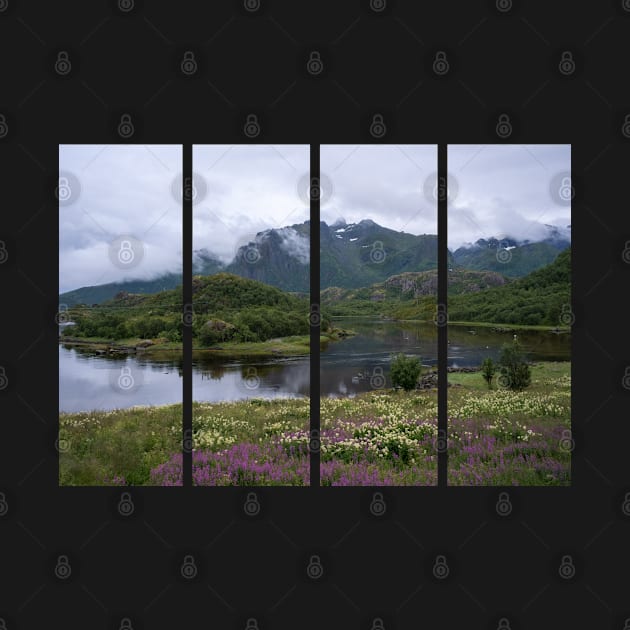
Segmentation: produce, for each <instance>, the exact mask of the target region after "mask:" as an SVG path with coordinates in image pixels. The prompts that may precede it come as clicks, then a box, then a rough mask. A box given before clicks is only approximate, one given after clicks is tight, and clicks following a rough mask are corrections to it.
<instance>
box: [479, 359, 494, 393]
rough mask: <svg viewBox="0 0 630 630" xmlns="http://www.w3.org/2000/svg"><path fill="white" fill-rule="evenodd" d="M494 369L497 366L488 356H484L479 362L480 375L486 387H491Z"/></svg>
mask: <svg viewBox="0 0 630 630" xmlns="http://www.w3.org/2000/svg"><path fill="white" fill-rule="evenodd" d="M496 371H497V367H496V365H495V364H494V361H493V360H492V359H491V358H490V357H486V358H485V359H484V360H483V361H482V362H481V376H483V379H484V381H486V383H488V389H492V378H493V377H494V374H495V372H496Z"/></svg>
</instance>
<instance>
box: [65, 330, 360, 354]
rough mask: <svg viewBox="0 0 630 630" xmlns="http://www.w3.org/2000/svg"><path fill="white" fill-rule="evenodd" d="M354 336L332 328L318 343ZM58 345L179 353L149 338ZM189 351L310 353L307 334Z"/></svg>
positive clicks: (67, 341)
mask: <svg viewBox="0 0 630 630" xmlns="http://www.w3.org/2000/svg"><path fill="white" fill-rule="evenodd" d="M353 335H356V332H354V331H352V330H344V329H341V328H334V329H333V330H331V331H330V332H328V333H324V334H321V335H320V344H327V343H330V342H334V341H341V340H342V339H345V338H347V337H351V336H353ZM59 345H63V346H68V347H74V348H83V349H85V350H92V351H93V352H94V353H95V354H97V355H114V356H117V355H139V354H143V355H151V354H159V353H178V354H182V353H183V344H182V343H177V342H163V343H160V342H159V341H155V340H153V339H138V340H122V341H119V342H116V341H112V340H108V339H94V338H91V339H90V338H88V339H84V338H81V337H67V338H64V337H63V336H61V335H60V336H59ZM192 351H193V353H197V354H198V353H203V354H206V355H215V356H225V357H248V356H268V357H280V356H282V357H291V356H306V355H309V354H310V352H311V349H310V335H291V336H288V337H277V338H275V339H267V340H266V341H251V342H225V343H222V344H217V345H215V346H212V347H209V348H204V347H199V346H197V345H195V344H194V343H193V347H192Z"/></svg>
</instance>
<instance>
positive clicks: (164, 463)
mask: <svg viewBox="0 0 630 630" xmlns="http://www.w3.org/2000/svg"><path fill="white" fill-rule="evenodd" d="M448 378H449V382H450V383H451V384H452V387H450V388H449V398H448V415H449V444H448V449H449V484H451V485H568V484H569V483H570V452H569V451H568V450H566V448H565V447H564V444H565V441H564V440H563V438H565V439H566V431H567V430H569V429H570V422H571V420H570V419H571V409H570V394H571V376H570V363H568V362H558V363H553V362H544V363H538V364H536V365H534V366H533V367H532V384H531V386H530V387H529V388H528V389H527V390H525V391H522V392H512V391H509V390H505V389H501V388H496V389H491V390H489V389H488V388H487V385H486V384H485V382H484V381H483V378H482V376H481V374H480V373H478V372H475V373H450V374H449V376H448ZM309 404H310V403H309V399H308V398H297V399H274V400H263V399H249V400H244V401H240V402H223V403H194V406H193V430H194V436H193V441H194V449H195V450H194V452H193V476H194V483H195V484H197V485H308V483H309V461H308V440H309V432H308V428H309ZM436 418H437V390H435V389H432V390H423V391H420V390H417V391H413V392H403V391H398V390H374V391H372V392H368V393H364V394H361V395H358V396H356V397H355V398H323V399H322V400H321V461H322V467H321V480H322V484H323V485H435V484H436V482H437V452H436V448H435V441H436V437H437V421H436ZM60 424H61V433H60V451H61V453H60V482H61V483H62V484H65V485H102V484H120V485H124V484H127V483H128V484H134V485H143V484H144V485H176V484H178V483H180V482H181V453H180V440H181V405H170V406H166V407H147V408H132V409H126V410H118V411H110V412H90V413H79V414H61V416H60Z"/></svg>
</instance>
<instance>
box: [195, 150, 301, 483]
mask: <svg viewBox="0 0 630 630" xmlns="http://www.w3.org/2000/svg"><path fill="white" fill-rule="evenodd" d="M310 229H311V225H310V147H309V145H274V146H271V145H231V146H229V145H228V146H222V145H207V146H205V145H197V146H194V147H193V252H192V256H193V261H192V263H193V278H192V290H193V313H194V315H193V453H192V466H193V470H192V476H193V485H195V486H307V485H309V482H310V467H309V466H310V464H309V452H308V439H309V427H310V409H309V405H310V395H311V392H310V361H309V355H310V323H309V310H310Z"/></svg>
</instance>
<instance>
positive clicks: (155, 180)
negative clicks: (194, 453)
mask: <svg viewBox="0 0 630 630" xmlns="http://www.w3.org/2000/svg"><path fill="white" fill-rule="evenodd" d="M181 169H182V150H181V147H180V146H178V145H168V146H154V145H146V146H138V145H111V146H96V145H61V146H60V147H59V184H58V187H57V191H56V192H57V199H58V202H59V310H58V315H57V318H58V325H59V436H58V440H57V448H58V451H59V484H60V485H62V486H107V485H121V486H126V485H131V486H162V485H181V484H182V478H181V463H180V465H174V464H173V461H172V460H173V458H179V460H180V462H181V444H182V319H181V311H182V288H181V284H182V193H181V181H182V175H181Z"/></svg>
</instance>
